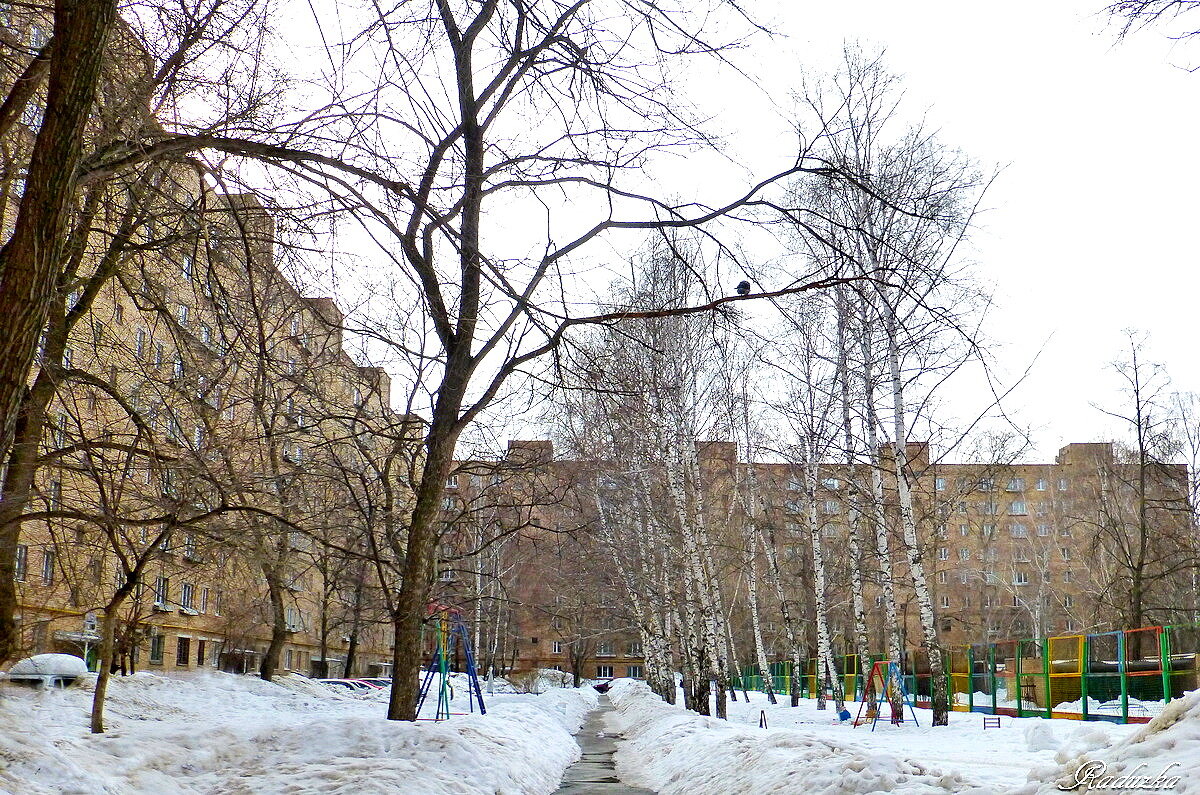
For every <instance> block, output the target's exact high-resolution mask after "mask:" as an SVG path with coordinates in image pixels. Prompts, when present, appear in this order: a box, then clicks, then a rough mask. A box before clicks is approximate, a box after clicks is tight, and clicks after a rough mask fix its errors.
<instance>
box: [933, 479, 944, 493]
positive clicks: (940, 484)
mask: <svg viewBox="0 0 1200 795" xmlns="http://www.w3.org/2000/svg"><path fill="white" fill-rule="evenodd" d="M933 487H934V489H936V490H937V491H945V490H946V479H945V478H935V479H934V481H933Z"/></svg>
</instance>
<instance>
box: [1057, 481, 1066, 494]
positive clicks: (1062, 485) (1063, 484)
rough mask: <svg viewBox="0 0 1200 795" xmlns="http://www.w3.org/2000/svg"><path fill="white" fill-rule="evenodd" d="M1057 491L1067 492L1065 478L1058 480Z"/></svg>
mask: <svg viewBox="0 0 1200 795" xmlns="http://www.w3.org/2000/svg"><path fill="white" fill-rule="evenodd" d="M1058 490H1059V491H1066V490H1067V479H1066V478H1059V479H1058Z"/></svg>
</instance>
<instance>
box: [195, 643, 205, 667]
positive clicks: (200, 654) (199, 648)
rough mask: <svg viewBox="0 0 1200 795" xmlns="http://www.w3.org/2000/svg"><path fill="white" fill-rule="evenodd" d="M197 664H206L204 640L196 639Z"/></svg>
mask: <svg viewBox="0 0 1200 795" xmlns="http://www.w3.org/2000/svg"><path fill="white" fill-rule="evenodd" d="M196 665H204V641H203V640H198V641H196Z"/></svg>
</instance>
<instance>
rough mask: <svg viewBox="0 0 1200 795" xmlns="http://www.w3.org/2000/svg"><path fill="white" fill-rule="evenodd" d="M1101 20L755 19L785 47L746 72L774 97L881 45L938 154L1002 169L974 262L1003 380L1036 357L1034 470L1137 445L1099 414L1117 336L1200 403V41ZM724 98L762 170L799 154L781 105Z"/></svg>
mask: <svg viewBox="0 0 1200 795" xmlns="http://www.w3.org/2000/svg"><path fill="white" fill-rule="evenodd" d="M1103 5H1104V3H1103V0H1099V1H1097V0H1091V1H1090V2H1089V0H1065V1H1060V2H1054V3H1045V2H1032V1H1031V0H1016V1H1015V2H1009V3H1003V4H996V3H963V2H961V1H959V2H955V1H954V0H913V1H912V2H905V3H895V2H887V0H848V1H847V2H841V3H812V2H805V3H789V2H786V1H785V0H779V1H778V2H775V3H773V4H771V5H770V6H768V4H766V3H755V4H754V6H755V7H756V8H757V9H758V10H759V12H760V13H769V14H770V16H771V17H772V18H773V19H774V25H775V28H776V29H777V30H778V31H780V32H781V33H784V34H785V35H786V38H785V39H783V40H781V41H778V42H777V46H776V48H775V51H774V52H770V51H769V49H768V48H766V47H764V46H763V45H764V44H765V42H763V41H761V40H760V41H758V42H757V47H756V48H755V56H756V57H755V59H753V60H751V61H750V62H749V68H750V69H752V70H753V71H754V72H755V73H756V75H755V76H756V78H757V79H759V80H760V81H761V82H762V84H763V86H764V87H767V88H769V90H770V91H771V92H772V93H773V94H774V95H775V96H776V97H777V98H778V97H783V98H786V94H787V92H788V91H789V90H790V89H793V88H794V87H796V86H797V85H798V84H799V75H800V73H801V69H802V68H811V69H824V70H828V69H831V68H833V66H834V62H835V61H836V59H837V57H838V55H839V53H840V50H841V45H842V42H843V41H844V40H850V41H857V42H858V43H859V44H860V45H862V46H863V48H864V49H866V50H867V51H873V50H877V49H879V48H884V49H885V51H886V58H885V62H886V65H887V66H888V68H889V69H890V70H891V71H893V72H895V73H897V74H899V75H901V76H902V77H903V79H904V86H905V90H906V98H905V105H906V110H907V112H909V113H913V114H920V113H922V112H926V118H927V121H928V123H929V124H930V125H931V126H932V127H935V128H938V129H940V131H941V136H940V137H941V138H942V140H943V142H944V143H946V144H948V145H951V146H955V147H958V148H961V149H962V150H964V151H965V152H966V153H967V154H968V155H970V156H971V157H973V158H975V159H976V160H978V161H980V162H981V163H983V164H984V165H985V167H986V166H987V164H996V165H999V166H1001V167H1002V168H1003V171H1002V173H1001V175H1000V177H999V178H998V179H997V180H996V181H995V183H994V184H993V186H992V188H991V190H990V192H989V194H988V196H987V198H986V199H985V201H984V207H985V208H986V211H985V212H984V214H983V215H982V217H981V219H980V228H979V229H978V230H977V231H976V232H975V233H974V235H973V249H974V250H973V251H972V252H971V253H970V256H971V258H972V259H973V260H974V261H975V263H976V270H977V272H978V273H979V275H980V276H981V277H982V278H983V279H984V280H986V281H988V282H990V283H991V284H992V285H993V287H994V292H995V299H996V304H997V306H996V308H995V309H994V310H993V312H992V315H991V318H990V322H988V323H987V324H986V331H987V333H988V335H989V336H990V338H991V339H992V340H994V341H995V343H996V345H995V347H994V349H993V350H994V355H995V356H996V358H997V359H998V361H999V364H1000V366H1001V368H1002V370H1003V373H1002V375H1003V376H1004V377H1006V378H1007V379H1010V380H1011V379H1013V378H1016V377H1018V376H1019V375H1020V374H1021V373H1023V372H1024V371H1025V369H1026V367H1027V366H1028V365H1029V363H1030V362H1031V361H1032V360H1033V359H1034V357H1037V356H1038V355H1039V351H1040V352H1041V353H1040V358H1039V359H1038V361H1037V363H1036V365H1035V366H1034V368H1033V370H1032V372H1031V374H1030V376H1029V378H1028V379H1027V380H1026V382H1025V384H1024V385H1023V386H1022V387H1021V388H1020V389H1019V390H1018V391H1017V392H1016V393H1015V394H1014V395H1013V396H1012V397H1011V398H1010V399H1009V401H1008V402H1007V406H1008V408H1009V410H1010V411H1011V412H1013V413H1014V414H1015V415H1016V416H1017V417H1018V419H1019V420H1020V421H1021V422H1022V423H1023V424H1025V425H1028V426H1031V427H1032V429H1033V432H1034V433H1033V441H1034V444H1035V448H1034V449H1033V450H1031V451H1030V452H1029V454H1028V455H1027V456H1026V458H1027V459H1033V458H1035V457H1040V458H1048V457H1051V456H1053V454H1054V452H1055V451H1056V450H1057V449H1058V448H1059V447H1060V446H1061V445H1063V444H1066V443H1068V442H1072V441H1090V440H1096V439H1104V438H1112V437H1114V436H1119V435H1123V434H1124V432H1125V429H1122V428H1120V427H1119V426H1118V425H1115V424H1114V423H1113V422H1112V421H1111V420H1109V419H1108V418H1106V417H1105V416H1104V415H1103V414H1101V413H1100V412H1099V411H1097V410H1095V409H1093V408H1092V407H1091V404H1092V403H1096V404H1101V405H1107V406H1114V405H1119V404H1120V401H1121V400H1122V397H1121V395H1120V393H1119V388H1120V381H1119V378H1118V377H1117V376H1116V374H1115V373H1113V372H1112V370H1111V368H1110V367H1109V366H1108V363H1109V362H1111V361H1112V360H1113V359H1115V358H1116V357H1118V356H1119V355H1121V354H1122V352H1123V351H1124V350H1125V349H1126V348H1127V340H1126V337H1125V335H1124V333H1123V329H1126V328H1135V329H1139V330H1142V331H1145V332H1147V333H1148V335H1149V348H1148V353H1149V358H1150V359H1151V360H1152V361H1158V362H1162V363H1164V364H1165V365H1166V366H1167V369H1168V371H1169V372H1170V374H1171V376H1172V379H1173V384H1174V388H1176V389H1179V390H1200V357H1198V356H1197V353H1196V351H1195V345H1194V342H1193V340H1194V338H1195V332H1194V324H1193V321H1194V317H1195V314H1196V308H1195V290H1196V287H1197V284H1198V283H1200V277H1198V276H1197V269H1198V266H1200V253H1198V252H1200V249H1198V248H1197V245H1196V240H1195V237H1196V232H1197V229H1198V228H1200V223H1198V221H1197V209H1198V206H1197V205H1198V201H1197V198H1196V196H1197V185H1198V184H1200V147H1197V146H1196V136H1197V131H1198V128H1200V125H1198V124H1197V122H1198V121H1200V72H1197V73H1190V72H1188V71H1186V68H1187V67H1194V66H1195V65H1197V64H1200V43H1198V42H1192V43H1191V44H1188V43H1186V42H1184V43H1176V42H1173V41H1171V40H1169V39H1168V38H1167V37H1166V35H1165V32H1164V31H1160V30H1153V29H1151V30H1143V31H1140V32H1135V33H1133V34H1132V35H1131V36H1130V37H1128V38H1126V39H1125V40H1124V41H1120V42H1118V41H1117V33H1118V29H1117V28H1116V27H1115V26H1114V25H1113V24H1111V23H1110V22H1109V20H1108V18H1107V17H1106V15H1104V14H1103V13H1102V10H1101V9H1102V6H1103ZM768 8H771V10H770V11H768ZM1193 17H1196V18H1194V19H1192V20H1191V22H1192V23H1193V24H1194V25H1196V26H1200V16H1197V15H1193ZM747 54H749V53H747ZM723 89H725V86H723V85H714V86H712V90H711V94H712V95H713V96H717V95H722V96H723V100H722V101H723V102H728V101H730V100H729V97H730V96H733V97H739V96H740V97H741V99H740V101H742V102H745V103H746V105H747V107H746V109H745V111H742V112H740V113H738V114H737V116H740V118H741V119H744V120H746V119H750V120H753V121H752V122H751V123H749V124H747V125H746V126H745V127H739V128H738V129H737V130H736V131H735V130H732V129H729V128H728V126H726V129H727V131H728V132H730V133H732V135H731V139H730V143H731V145H732V147H733V149H734V150H737V151H745V152H748V153H752V154H751V157H752V158H753V159H755V160H760V161H761V160H762V158H763V157H764V156H765V155H766V154H767V152H768V151H769V150H770V149H772V148H776V151H780V152H786V151H788V149H789V147H790V146H792V143H793V142H792V139H791V138H790V137H789V136H787V134H786V130H787V127H786V124H785V123H784V122H783V121H782V120H781V119H779V118H773V116H775V115H776V114H778V113H779V112H780V111H782V109H783V108H782V107H781V108H779V109H776V110H775V111H772V110H771V109H770V108H769V107H766V103H761V105H762V106H761V107H759V108H757V109H753V108H752V106H753V101H752V99H751V97H752V96H753V94H754V92H752V91H750V92H747V91H745V90H744V89H743V90H742V91H740V92H738V91H734V92H729V93H727V92H726V91H725V90H723ZM726 107H727V108H728V106H726ZM725 124H726V125H728V122H726V123H725ZM764 167H765V163H764ZM1043 347H1044V350H1043Z"/></svg>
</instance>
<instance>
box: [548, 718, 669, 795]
mask: <svg viewBox="0 0 1200 795" xmlns="http://www.w3.org/2000/svg"><path fill="white" fill-rule="evenodd" d="M612 711H613V708H612V704H611V703H610V702H609V700H608V698H607V697H606V696H601V697H600V703H599V705H598V706H597V707H596V709H594V710H593V711H592V713H591V714H590V715H588V719H587V721H586V722H585V723H584V724H583V728H582V729H580V730H579V733H578V734H577V735H575V742H577V743H578V744H579V748H580V750H581V751H582V752H583V756H582V757H581V758H580V760H579V761H578V762H576V763H575V764H573V765H571V766H570V767H568V768H567V770H566V773H564V774H563V783H562V786H561V787H559V788H558V792H557V793H556V795H654V793H653V792H651V791H650V790H648V789H641V788H639V787H631V786H629V785H628V784H625V783H624V782H622V781H621V779H620V778H619V777H618V776H617V772H616V764H615V762H614V760H613V756H614V755H615V754H616V752H617V745H618V735H617V732H616V730H615V729H614V728H613V726H612V721H611V720H610V718H611V715H612Z"/></svg>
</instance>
